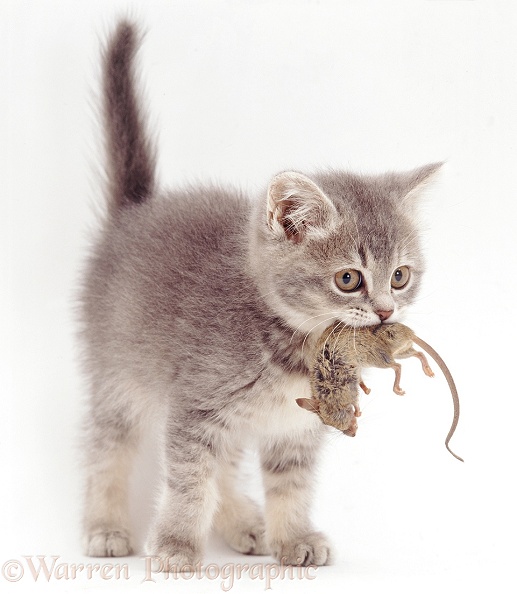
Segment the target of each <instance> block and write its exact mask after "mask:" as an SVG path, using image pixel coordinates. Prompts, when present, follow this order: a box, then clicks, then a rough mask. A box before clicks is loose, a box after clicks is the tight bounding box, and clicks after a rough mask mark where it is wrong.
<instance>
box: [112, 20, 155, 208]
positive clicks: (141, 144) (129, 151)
mask: <svg viewBox="0 0 517 594" xmlns="http://www.w3.org/2000/svg"><path fill="white" fill-rule="evenodd" d="M141 38H142V35H141V34H140V33H139V32H138V31H137V29H136V27H135V26H134V25H133V24H131V23H130V22H128V21H121V22H120V23H119V24H118V26H117V28H116V29H115V31H114V33H113V35H112V36H111V37H110V39H109V41H108V43H107V45H106V47H105V49H104V55H103V111H104V127H105V142H106V154H107V166H106V167H107V181H108V195H109V210H110V212H111V213H112V214H115V213H116V212H117V211H118V210H119V209H120V208H123V207H126V206H130V205H134V204H139V203H142V202H144V201H145V200H146V199H147V198H148V197H149V196H150V195H151V194H152V192H153V189H154V178H155V168H156V158H155V151H154V149H153V146H152V142H151V139H150V138H149V136H148V134H147V132H146V118H145V116H144V114H143V112H142V108H141V105H140V102H139V96H138V92H137V89H136V85H135V73H134V58H135V54H136V51H137V50H138V47H139V45H140V40H141Z"/></svg>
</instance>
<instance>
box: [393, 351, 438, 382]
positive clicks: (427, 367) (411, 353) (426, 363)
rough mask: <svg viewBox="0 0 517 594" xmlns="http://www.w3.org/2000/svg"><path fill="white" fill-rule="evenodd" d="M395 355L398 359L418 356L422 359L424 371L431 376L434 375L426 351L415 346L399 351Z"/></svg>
mask: <svg viewBox="0 0 517 594" xmlns="http://www.w3.org/2000/svg"><path fill="white" fill-rule="evenodd" d="M395 356H396V357H397V359H407V358H409V357H416V358H417V359H420V363H421V364H422V369H423V371H424V373H425V374H426V375H427V376H429V377H434V371H433V370H432V369H431V366H430V365H429V361H428V360H427V357H426V356H425V355H424V353H422V352H420V351H417V350H415V349H414V348H413V347H410V348H408V349H406V350H404V351H402V352H399V353H397V354H396V355H395Z"/></svg>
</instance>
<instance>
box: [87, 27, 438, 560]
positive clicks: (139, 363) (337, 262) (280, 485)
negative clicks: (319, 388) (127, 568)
mask: <svg viewBox="0 0 517 594" xmlns="http://www.w3.org/2000/svg"><path fill="white" fill-rule="evenodd" d="M138 42H139V36H138V34H137V33H136V31H135V28H134V27H133V26H132V25H131V24H129V23H127V22H121V23H120V24H119V25H118V27H117V29H116V31H115V33H114V35H113V36H112V38H111V39H110V41H109V43H108V45H107V47H106V50H105V53H104V107H105V128H106V136H107V139H106V145H107V154H108V167H107V170H108V178H109V188H108V192H107V194H108V202H109V208H108V215H107V217H106V219H105V220H104V223H103V228H102V229H101V233H100V236H99V238H98V241H97V242H96V244H95V245H94V246H93V249H92V252H91V255H90V258H89V261H88V267H87V271H86V275H85V278H84V284H83V290H82V295H81V311H82V327H81V328H82V329H81V338H82V341H83V345H84V350H85V353H84V366H85V372H86V374H87V377H88V379H89V383H90V393H91V396H90V401H89V405H90V408H89V415H88V418H87V419H86V432H85V435H86V437H85V440H86V443H85V446H84V449H85V452H86V456H87V464H86V472H87V489H86V504H85V512H84V529H85V541H86V544H85V547H86V552H87V554H88V555H92V556H124V555H128V554H130V553H131V552H132V544H131V537H130V527H129V519H128V502H127V479H128V475H129V473H130V469H131V463H132V459H133V457H134V454H135V451H136V449H137V445H138V443H139V439H140V437H141V435H142V432H143V431H144V429H150V430H151V431H154V432H160V435H161V443H162V468H163V484H162V493H161V497H160V499H159V503H158V507H157V512H156V516H155V519H154V523H153V526H152V527H151V530H150V532H149V537H148V541H147V544H146V551H147V553H148V554H150V555H155V556H158V557H160V558H161V560H162V562H163V564H162V568H163V569H172V568H173V567H175V568H181V567H182V566H184V565H187V564H190V565H191V564H195V563H197V562H199V561H200V560H201V557H202V553H203V547H204V545H205V542H206V539H207V536H208V533H209V531H210V529H211V527H212V526H214V527H215V528H216V529H217V530H218V531H220V533H221V534H222V535H223V536H224V538H225V539H226V541H227V542H228V544H229V545H230V546H231V547H233V548H234V549H235V550H237V551H240V552H241V553H250V554H256V555H260V554H268V553H271V554H273V555H274V556H275V557H277V559H279V560H283V562H284V563H288V564H316V565H325V564H328V563H329V562H330V559H331V554H330V546H329V543H328V541H327V539H326V537H325V536H324V535H323V534H321V533H320V532H317V531H316V530H315V529H314V527H313V525H312V523H311V521H310V519H309V512H310V505H311V497H312V492H313V481H314V468H315V464H316V462H317V458H318V451H319V448H320V445H321V442H322V438H323V436H324V434H325V431H327V430H328V429H327V428H326V427H325V426H324V425H323V424H322V423H321V421H320V420H319V419H318V417H317V416H316V415H313V414H308V413H307V412H306V411H304V410H302V409H301V408H300V407H299V406H297V404H296V398H300V397H310V388H309V369H308V366H309V364H310V361H311V359H312V357H313V355H314V349H315V344H316V342H317V340H318V338H319V336H320V335H321V333H322V332H323V331H324V330H325V328H327V327H328V326H329V325H330V324H333V323H334V322H335V321H337V320H341V321H342V322H343V323H344V324H346V325H350V326H355V327H359V326H367V325H373V324H378V323H379V322H380V321H383V322H385V321H389V322H392V321H396V320H398V319H399V318H400V316H401V314H402V313H403V311H404V310H405V309H406V307H407V306H408V305H410V304H411V302H412V301H413V300H414V298H415V295H416V293H417V290H418V287H419V284H420V280H421V276H422V272H423V263H422V256H421V251H420V245H419V238H418V232H417V230H416V227H415V223H414V219H415V216H414V210H415V205H416V202H417V196H418V194H419V192H420V190H421V189H422V188H423V186H424V185H425V184H426V182H427V181H428V180H429V179H430V178H431V176H432V175H433V174H434V173H435V172H436V170H437V169H438V167H439V164H432V165H427V166H425V167H422V168H419V169H415V170H413V171H410V172H408V173H400V174H395V173H390V174H385V175H380V176H359V175H353V174H350V173H344V172H341V171H330V172H325V173H316V174H314V175H311V176H307V175H304V174H302V173H298V172H293V171H289V172H284V173H280V174H278V175H276V176H275V177H273V179H272V180H271V181H270V183H269V186H268V188H267V191H265V192H264V193H263V195H262V194H261V195H259V196H256V197H253V198H251V197H248V196H244V195H242V194H241V193H240V192H238V191H236V190H233V189H228V188H221V187H214V186H204V187H186V188H183V189H177V190H174V191H169V192H162V191H157V190H156V187H155V181H154V170H155V159H154V153H153V149H152V143H151V141H150V140H149V137H148V136H147V134H146V131H145V129H144V117H143V115H142V111H141V109H140V107H139V106H138V101H137V98H138V97H137V93H136V91H135V87H134V80H133V71H132V63H133V58H134V54H135V51H136V49H137V46H138ZM250 444H253V445H256V446H257V447H258V448H259V451H260V459H261V465H262V472H263V482H264V486H265V495H266V504H265V513H264V516H263V515H262V511H261V510H260V509H259V507H258V506H257V505H256V504H255V503H254V502H253V501H252V500H250V499H249V498H247V497H245V496H244V495H243V494H241V493H240V492H239V490H238V488H237V487H238V482H239V479H238V463H239V459H240V457H241V455H242V452H243V449H244V448H246V447H247V446H248V445H250Z"/></svg>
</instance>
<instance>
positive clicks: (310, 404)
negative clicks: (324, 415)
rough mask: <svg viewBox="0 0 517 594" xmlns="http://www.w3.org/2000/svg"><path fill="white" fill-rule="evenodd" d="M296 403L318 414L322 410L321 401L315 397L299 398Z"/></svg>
mask: <svg viewBox="0 0 517 594" xmlns="http://www.w3.org/2000/svg"><path fill="white" fill-rule="evenodd" d="M296 404H297V405H298V406H301V408H304V409H305V410H308V411H310V412H313V413H316V414H318V413H319V410H320V405H319V402H318V401H317V400H314V398H297V399H296Z"/></svg>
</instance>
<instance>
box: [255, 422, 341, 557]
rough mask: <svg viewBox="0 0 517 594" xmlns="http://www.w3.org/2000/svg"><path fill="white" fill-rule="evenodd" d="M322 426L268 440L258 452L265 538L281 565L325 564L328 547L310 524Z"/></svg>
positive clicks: (328, 554) (323, 538)
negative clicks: (263, 488) (261, 479)
mask: <svg viewBox="0 0 517 594" xmlns="http://www.w3.org/2000/svg"><path fill="white" fill-rule="evenodd" d="M322 435H323V425H321V429H319V430H318V431H316V432H315V431H306V432H300V433H297V434H296V435H290V436H284V437H283V438H281V437H279V438H278V439H277V440H275V441H272V440H268V441H267V442H265V443H264V444H263V446H262V449H261V455H262V470H263V477H264V487H265V490H266V536H267V540H268V544H269V545H270V547H271V550H272V553H273V554H274V556H275V557H276V558H277V559H278V561H280V562H281V563H282V564H285V565H328V564H329V563H330V561H331V557H330V545H329V543H328V541H327V539H326V537H325V536H324V535H323V534H321V533H320V532H317V531H315V530H314V528H313V526H312V523H311V521H310V500H311V498H312V492H313V483H314V473H315V464H316V461H317V460H316V459H317V453H318V451H319V445H320V443H321V437H322Z"/></svg>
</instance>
